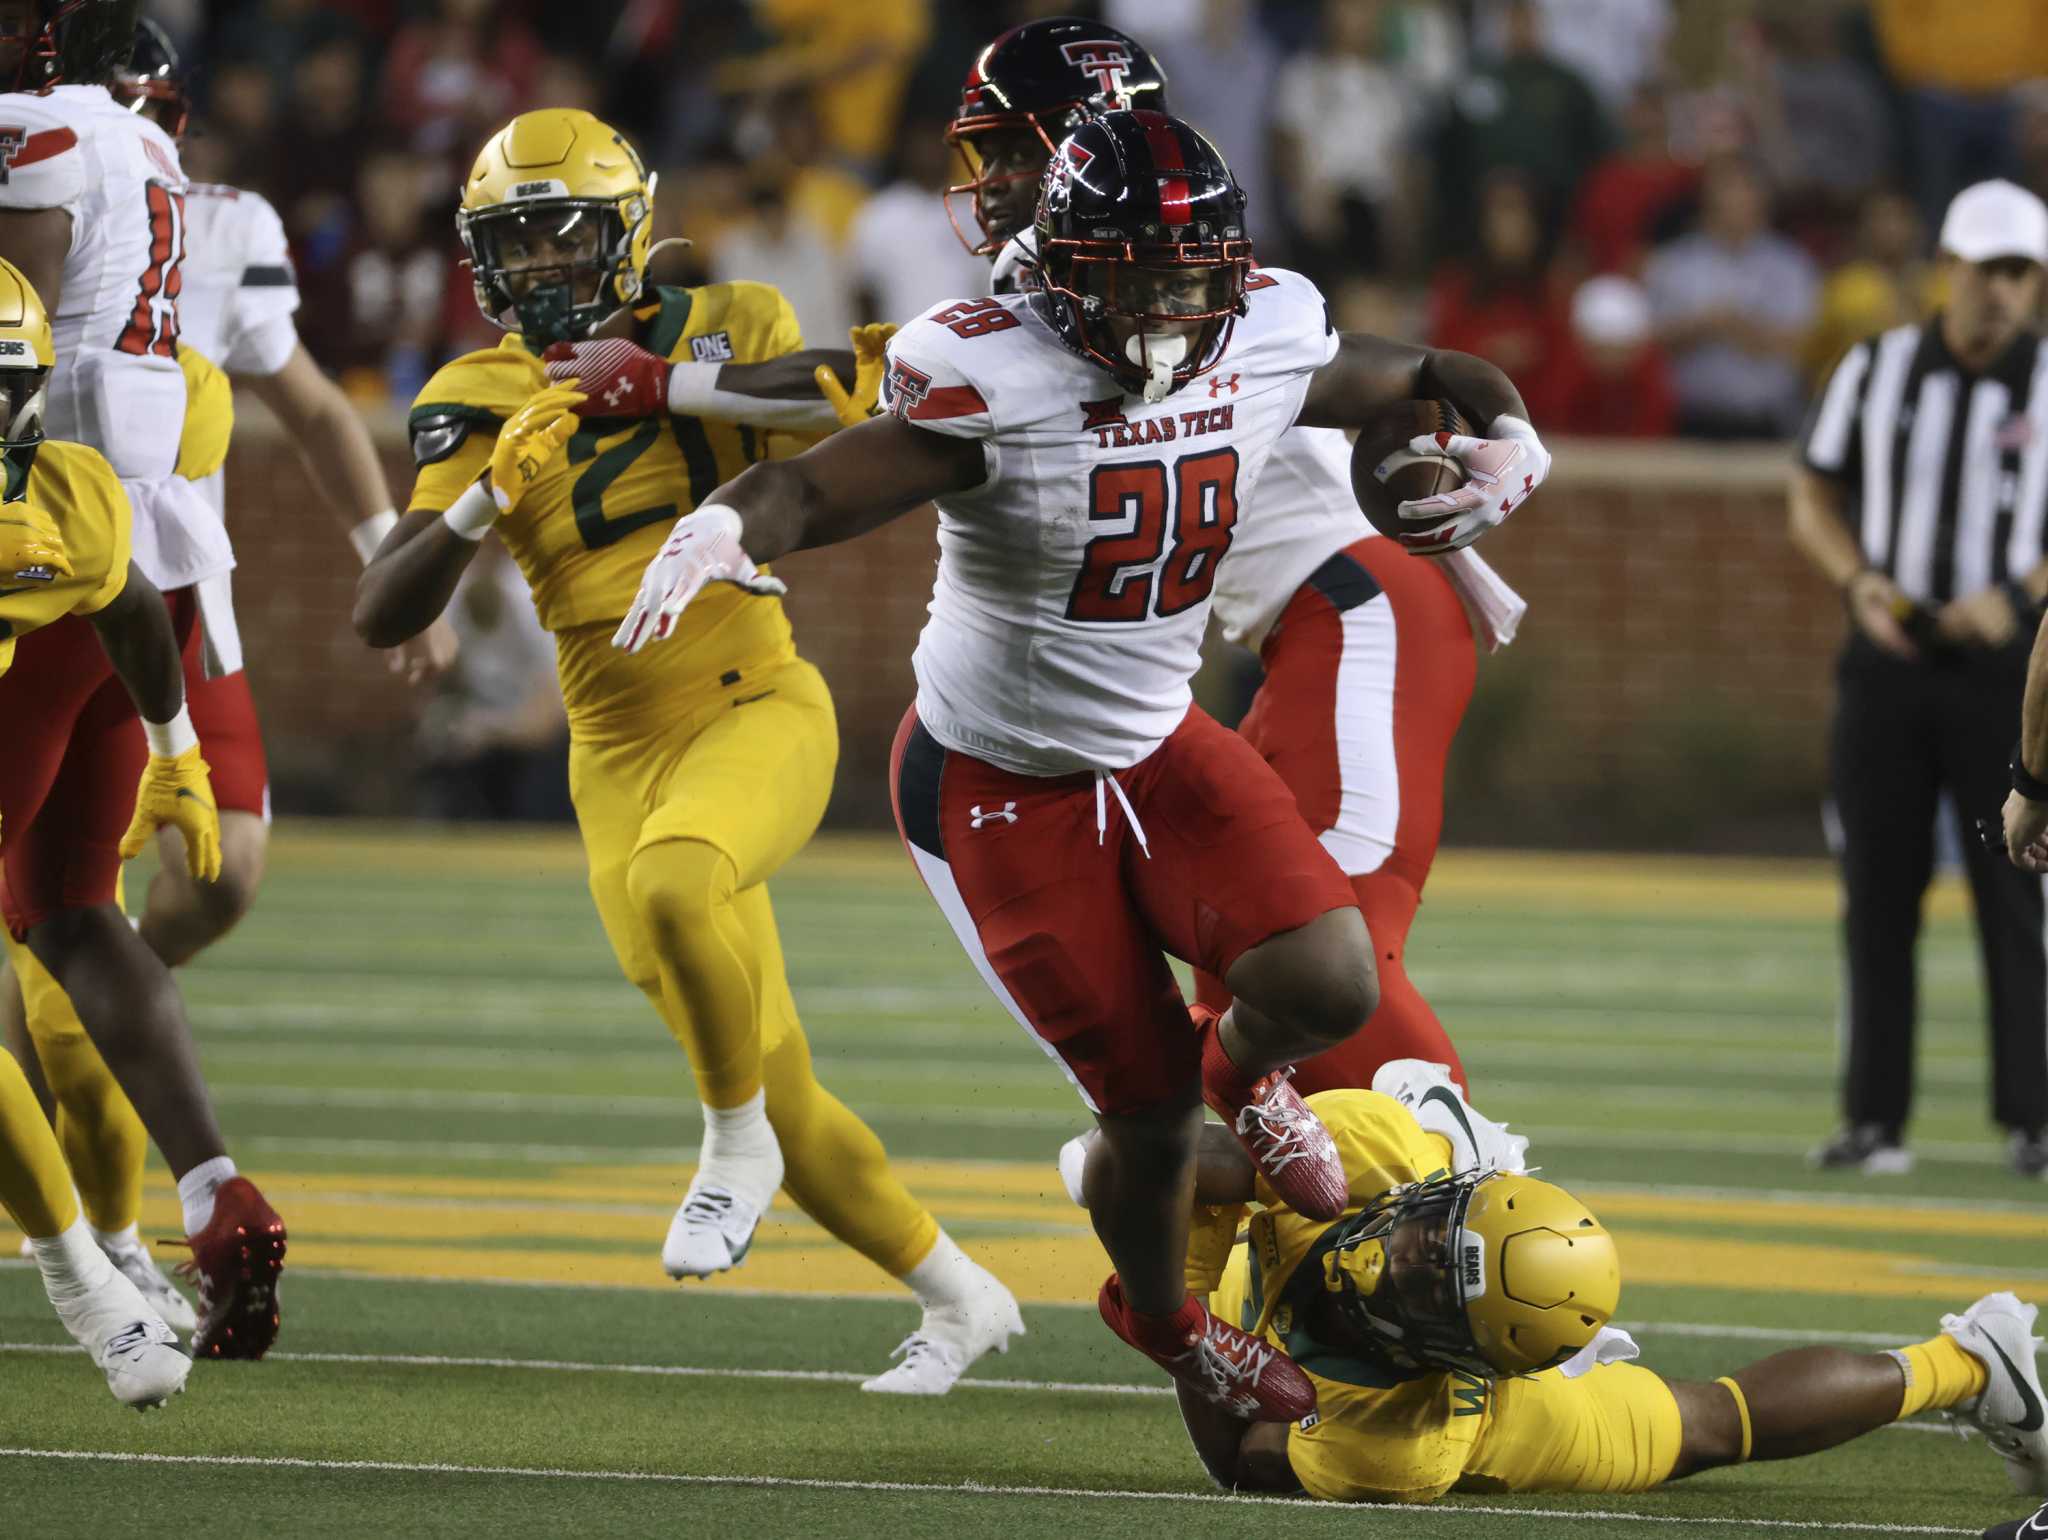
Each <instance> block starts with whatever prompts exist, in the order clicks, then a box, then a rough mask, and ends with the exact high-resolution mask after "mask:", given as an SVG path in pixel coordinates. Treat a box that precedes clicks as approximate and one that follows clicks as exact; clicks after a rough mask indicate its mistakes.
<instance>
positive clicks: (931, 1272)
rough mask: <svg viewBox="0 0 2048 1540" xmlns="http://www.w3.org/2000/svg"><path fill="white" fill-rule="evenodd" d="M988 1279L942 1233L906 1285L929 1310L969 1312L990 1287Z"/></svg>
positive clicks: (906, 1277)
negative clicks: (983, 1292)
mask: <svg viewBox="0 0 2048 1540" xmlns="http://www.w3.org/2000/svg"><path fill="white" fill-rule="evenodd" d="M987 1277H988V1275H987V1274H986V1273H984V1272H983V1271H982V1270H981V1269H980V1268H979V1267H976V1266H975V1265H974V1263H973V1262H972V1261H970V1260H969V1259H968V1256H967V1253H966V1252H964V1251H962V1250H961V1249H960V1248H959V1246H957V1245H955V1244H954V1241H953V1237H952V1236H950V1235H948V1234H947V1233H946V1232H945V1231H944V1230H941V1231H940V1232H939V1238H938V1239H937V1240H935V1241H933V1242H932V1249H931V1250H930V1251H927V1252H926V1253H925V1254H924V1260H923V1261H922V1262H920V1263H918V1264H917V1266H915V1267H913V1268H912V1269H911V1270H910V1271H909V1272H908V1273H906V1274H904V1276H903V1281H904V1282H905V1283H907V1284H909V1285H910V1291H911V1292H912V1293H913V1294H915V1295H916V1296H917V1302H918V1303H919V1304H921V1305H923V1306H924V1307H925V1308H926V1309H927V1310H969V1309H972V1308H973V1307H974V1305H975V1304H976V1303H977V1302H978V1300H979V1298H980V1296H981V1293H982V1291H983V1290H984V1289H986V1288H987V1287H988V1284H987V1281H986V1280H987Z"/></svg>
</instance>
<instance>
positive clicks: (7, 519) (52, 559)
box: [0, 503, 71, 577]
mask: <svg viewBox="0 0 2048 1540" xmlns="http://www.w3.org/2000/svg"><path fill="white" fill-rule="evenodd" d="M37 567H41V568H44V569H46V570H47V571H49V572H51V573H53V574H54V575H55V576H57V577H70V576H71V556H70V553H69V552H67V551H66V550H65V549H64V534H63V531H62V530H60V529H58V528H57V521H56V520H55V519H53V518H51V517H50V516H49V515H48V514H47V513H45V512H43V510H42V509H40V508H37V507H35V506H33V505H31V504H29V503H7V504H5V505H4V506H0V577H5V576H7V575H9V574H19V573H23V572H28V571H30V570H32V569H34V568H37Z"/></svg>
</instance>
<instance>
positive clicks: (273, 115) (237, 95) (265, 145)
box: [178, 59, 277, 191]
mask: <svg viewBox="0 0 2048 1540" xmlns="http://www.w3.org/2000/svg"><path fill="white" fill-rule="evenodd" d="M276 126H277V88H276V85H275V83H274V82H273V81H272V79H271V76H270V71H269V70H268V69H266V68H264V66H263V65H262V63H261V62H260V61H258V60H255V59H227V60H223V61H222V62H221V63H219V64H217V65H215V66H214V67H213V68H212V69H211V70H209V71H208V72H207V76H206V104H205V110H204V112H203V113H202V114H200V115H199V116H198V118H197V119H195V121H194V125H193V128H192V130H191V131H190V132H189V133H188V134H187V135H186V138H185V143H184V144H183V145H182V146H181V147H180V148H179V152H178V159H179V161H180V163H181V164H182V165H183V166H184V168H185V174H186V175H187V176H189V177H191V178H192V179H193V180H194V181H195V182H222V183H225V184H227V185H228V186H230V187H258V188H262V189H264V190H265V191H273V190H274V189H275V188H276V186H277V178H276V177H275V176H273V175H272V165H273V162H272V160H271V155H270V149H271V146H272V144H273V142H274V137H275V133H276Z"/></svg>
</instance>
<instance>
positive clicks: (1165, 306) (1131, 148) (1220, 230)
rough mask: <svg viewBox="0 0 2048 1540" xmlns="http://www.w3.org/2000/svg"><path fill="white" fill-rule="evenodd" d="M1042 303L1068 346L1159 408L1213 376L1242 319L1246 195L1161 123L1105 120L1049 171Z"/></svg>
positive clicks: (1170, 121) (1059, 154)
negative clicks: (1199, 376) (1205, 374)
mask: <svg viewBox="0 0 2048 1540" xmlns="http://www.w3.org/2000/svg"><path fill="white" fill-rule="evenodd" d="M1037 237H1038V261H1039V266H1040V269H1041V271H1042V274H1043V288H1042V290H1041V294H1040V302H1041V304H1042V305H1043V307H1044V310H1045V314H1046V318H1047V319H1048V320H1049V321H1050V322H1051V324H1052V326H1053V329H1054V330H1055V331H1057V332H1058V333H1059V335H1060V338H1061V340H1062V341H1064V342H1065V343H1066V344H1067V346H1068V347H1070V348H1072V349H1073V350H1074V351H1075V352H1077V353H1079V354H1081V355H1082V356H1083V357H1084V358H1087V359H1088V360H1089V361H1090V362H1092V363H1095V364H1098V365H1100V366H1101V367H1102V368H1104V369H1106V370H1108V371H1109V373H1110V374H1111V375H1112V376H1114V377H1115V379H1116V381H1117V383H1118V384H1120V385H1122V386H1123V387H1124V389H1125V390H1126V391H1127V392H1129V393H1132V394H1138V393H1142V394H1143V395H1144V397H1145V399H1146V400H1148V401H1161V400H1164V399H1165V398H1166V397H1167V396H1169V395H1171V394H1172V393H1173V392H1174V391H1176V390H1178V389H1180V388H1181V386H1183V385H1185V384H1186V383H1187V382H1188V381H1189V380H1191V379H1193V378H1194V377H1195V376H1196V375H1197V374H1200V373H1202V372H1203V371H1205V370H1208V369H1212V368H1214V367H1215V366H1216V364H1217V363H1218V362H1219V361H1220V360H1221V359H1222V357H1223V352H1224V349H1225V348H1227V347H1228V346H1229V345H1230V334H1231V331H1232V330H1233V329H1234V327H1235V326H1236V323H1237V317H1239V316H1240V315H1242V314H1244V309H1245V303H1244V292H1245V291H1244V285H1245V278H1246V275H1247V274H1248V273H1249V272H1250V271H1251V265H1252V243H1251V241H1250V240H1249V239H1248V238H1247V237H1246V235H1245V227H1244V190H1243V189H1242V188H1240V187H1239V186H1238V185H1237V179H1236V178H1235V177H1233V176H1232V175H1231V174H1230V167H1229V166H1227V165H1225V164H1224V162H1223V157H1222V156H1221V155H1219V154H1218V153H1217V151H1216V147H1215V146H1214V145H1213V144H1211V143H1210V142H1209V141H1208V140H1207V139H1205V138H1203V137H1202V135H1201V134H1200V133H1198V132H1197V131H1196V130H1195V129H1193V128H1192V127H1190V126H1189V125H1188V124H1186V123H1183V122H1182V121H1181V120H1180V119H1179V118H1172V117H1168V116H1167V115H1166V114H1165V113H1163V112H1150V111H1137V112H1109V113H1105V114H1103V115H1102V116H1101V117H1098V118H1091V119H1089V120H1088V121H1086V122H1084V123H1083V124H1082V125H1081V126H1080V127H1079V128H1077V129H1075V130H1074V132H1073V133H1072V134H1070V135H1069V136H1068V137H1067V138H1066V140H1065V141H1064V142H1062V143H1061V145H1060V147H1059V149H1058V150H1057V151H1056V152H1055V153H1054V155H1053V158H1052V159H1051V161H1049V162H1048V163H1047V164H1046V168H1045V182H1044V185H1043V187H1042V188H1041V189H1040V192H1039V198H1038V222H1037Z"/></svg>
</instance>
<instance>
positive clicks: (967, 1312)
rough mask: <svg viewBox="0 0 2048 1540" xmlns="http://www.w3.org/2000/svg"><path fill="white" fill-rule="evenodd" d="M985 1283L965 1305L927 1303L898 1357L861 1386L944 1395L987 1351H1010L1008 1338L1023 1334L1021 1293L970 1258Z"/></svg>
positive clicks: (879, 1390)
mask: <svg viewBox="0 0 2048 1540" xmlns="http://www.w3.org/2000/svg"><path fill="white" fill-rule="evenodd" d="M967 1265H968V1266H969V1267H973V1268H974V1271H975V1272H976V1273H977V1274H979V1275H980V1277H981V1278H982V1279H984V1280H986V1282H985V1285H984V1286H983V1287H982V1288H980V1289H978V1290H976V1291H975V1294H974V1298H973V1301H972V1303H970V1304H968V1305H966V1306H964V1307H952V1306H946V1307H940V1306H927V1307H926V1308H925V1312H924V1319H923V1320H922V1321H920V1322H919V1323H918V1327H917V1330H916V1331H914V1332H912V1333H911V1334H910V1335H909V1336H907V1337H905V1338H904V1339H903V1340H902V1342H900V1343H898V1344H897V1346H896V1351H895V1352H893V1353H891V1354H890V1355H889V1356H890V1357H891V1358H893V1359H896V1360H897V1363H896V1364H895V1366H894V1367H893V1368H890V1369H885V1370H883V1371H882V1372H881V1373H880V1374H878V1375H876V1376H875V1377H874V1378H873V1379H871V1380H863V1381H862V1382H861V1387H860V1388H861V1389H862V1390H872V1391H874V1392H876V1393H877V1394H879V1395H885V1396H943V1395H944V1394H945V1393H946V1392H947V1391H949V1390H951V1389H952V1388H953V1386H954V1385H955V1384H956V1383H958V1381H959V1379H960V1376H961V1375H963V1374H965V1373H966V1372H967V1369H968V1366H969V1365H971V1364H972V1363H973V1362H974V1361H975V1360H976V1359H977V1358H980V1357H981V1356H982V1355H983V1354H984V1353H987V1352H990V1351H991V1350H993V1351H994V1352H998V1353H1007V1352H1009V1351H1010V1339H1011V1338H1012V1337H1021V1336H1023V1335H1024V1317H1023V1315H1022V1314H1021V1313H1020V1312H1019V1311H1018V1309H1017V1298H1016V1296H1015V1295H1014V1294H1012V1293H1011V1292H1010V1291H1009V1290H1008V1289H1006V1288H1004V1287H1003V1285H1002V1282H1001V1280H999V1279H998V1278H997V1277H996V1276H995V1274H993V1273H991V1272H989V1271H988V1270H987V1269H986V1268H983V1267H980V1266H977V1265H976V1264H974V1263H972V1262H970V1263H968V1264H967Z"/></svg>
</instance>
